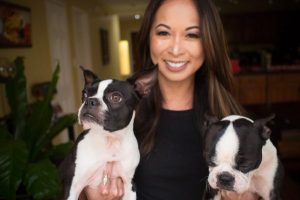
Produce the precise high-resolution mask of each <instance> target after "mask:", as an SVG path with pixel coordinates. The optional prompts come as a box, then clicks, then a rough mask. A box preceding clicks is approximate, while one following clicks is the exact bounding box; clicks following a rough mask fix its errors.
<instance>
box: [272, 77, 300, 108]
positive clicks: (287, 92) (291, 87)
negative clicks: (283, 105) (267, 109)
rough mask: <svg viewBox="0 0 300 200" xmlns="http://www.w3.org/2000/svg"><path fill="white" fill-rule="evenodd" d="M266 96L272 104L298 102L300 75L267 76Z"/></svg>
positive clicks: (299, 99)
mask: <svg viewBox="0 0 300 200" xmlns="http://www.w3.org/2000/svg"><path fill="white" fill-rule="evenodd" d="M268 83H269V87H268V91H267V96H268V98H269V99H270V101H271V102H272V103H280V102H289V101H292V102H295V101H300V74H271V75H268Z"/></svg>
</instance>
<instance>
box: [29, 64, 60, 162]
mask: <svg viewBox="0 0 300 200" xmlns="http://www.w3.org/2000/svg"><path fill="white" fill-rule="evenodd" d="M58 73H59V65H57V67H56V69H55V71H54V73H53V75H52V80H51V82H50V85H49V88H48V91H47V94H46V96H45V98H44V99H43V100H42V101H39V102H36V103H35V104H34V105H33V107H32V113H31V114H30V116H29V118H28V121H27V123H26V132H27V133H26V135H27V136H28V135H30V137H31V139H30V140H29V139H28V137H26V138H24V139H25V140H26V141H27V142H28V144H29V151H30V160H35V159H36V157H35V156H36V154H33V151H34V149H35V144H36V142H37V141H38V140H39V138H40V137H43V135H44V134H46V133H47V129H48V128H49V127H50V124H51V118H52V114H53V109H52V107H51V100H52V98H53V95H54V93H55V91H56V84H57V81H58Z"/></svg>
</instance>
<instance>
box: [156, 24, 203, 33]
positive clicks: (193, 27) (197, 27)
mask: <svg viewBox="0 0 300 200" xmlns="http://www.w3.org/2000/svg"><path fill="white" fill-rule="evenodd" d="M161 26H162V27H165V28H167V29H171V27H170V26H168V25H166V24H158V25H156V26H155V27H154V28H158V27H161ZM191 29H200V27H199V26H190V27H187V28H186V29H185V30H186V31H188V30H191Z"/></svg>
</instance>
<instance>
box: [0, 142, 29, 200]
mask: <svg viewBox="0 0 300 200" xmlns="http://www.w3.org/2000/svg"><path fill="white" fill-rule="evenodd" d="M27 161H28V150H27V148H26V145H25V143H24V142H22V141H19V140H0V194H1V195H2V196H4V197H5V199H15V198H16V191H17V189H18V187H19V185H20V183H21V181H22V176H23V174H24V169H25V167H26V164H27Z"/></svg>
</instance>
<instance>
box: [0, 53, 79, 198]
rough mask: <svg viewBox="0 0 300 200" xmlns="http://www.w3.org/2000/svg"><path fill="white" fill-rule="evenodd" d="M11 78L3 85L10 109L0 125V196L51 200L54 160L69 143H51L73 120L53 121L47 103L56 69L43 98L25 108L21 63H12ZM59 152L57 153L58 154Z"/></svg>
mask: <svg viewBox="0 0 300 200" xmlns="http://www.w3.org/2000/svg"><path fill="white" fill-rule="evenodd" d="M15 66H16V73H15V76H14V78H13V79H12V80H11V81H9V82H7V83H5V89H6V96H7V100H8V104H9V106H10V109H11V113H10V115H9V119H10V120H9V121H10V123H8V122H7V123H2V124H0V196H1V198H4V199H8V200H10V199H17V198H18V195H20V196H29V197H30V198H29V199H55V198H57V196H58V194H59V192H60V188H61V186H60V180H59V176H58V169H57V167H56V165H55V164H56V163H55V158H54V156H53V155H55V156H56V157H57V156H58V155H60V156H59V157H60V158H63V157H64V155H65V153H67V152H68V151H69V150H70V148H71V146H72V143H66V144H61V145H57V146H54V145H52V142H51V141H52V139H53V138H54V137H55V136H57V135H58V134H59V133H60V132H61V131H62V130H63V129H65V128H67V127H69V126H72V125H73V124H74V123H75V122H76V121H77V117H76V115H75V114H67V115H64V116H61V117H59V118H57V119H55V120H54V119H53V109H52V107H51V100H52V98H53V95H54V93H55V89H56V84H57V81H58V74H59V66H57V67H56V70H55V71H54V73H53V75H52V80H51V82H50V85H49V88H48V90H47V94H46V95H45V97H44V98H43V99H42V100H37V101H36V102H34V103H33V104H31V105H30V106H29V104H28V100H27V93H26V77H25V75H24V59H23V58H22V57H18V58H16V60H15ZM58 152H59V153H58Z"/></svg>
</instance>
